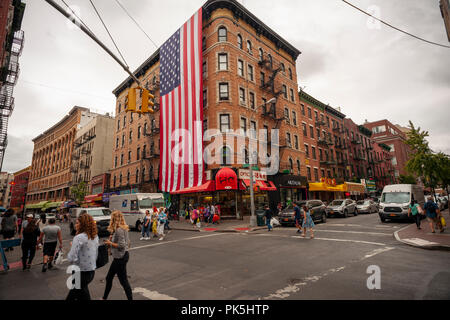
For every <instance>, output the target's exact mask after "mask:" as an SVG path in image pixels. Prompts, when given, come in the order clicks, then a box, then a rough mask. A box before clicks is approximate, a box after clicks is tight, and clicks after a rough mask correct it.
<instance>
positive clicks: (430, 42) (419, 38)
mask: <svg viewBox="0 0 450 320" xmlns="http://www.w3.org/2000/svg"><path fill="white" fill-rule="evenodd" d="M342 1H343V2H345V3H346V4H348V5H349V6H351V7H353V8H355V9H356V10H358V11H361V12H362V13H364V14H366V15H368V16H369V17H372V18H373V19H375V20H377V21H379V22H381V23H383V24H385V25H387V26H388V27H391V28H392V29H394V30H397V31H400V32H402V33H404V34H407V35H408V36H410V37H413V38H416V39H418V40H421V41H424V42H427V43H429V44H433V45H436V46H440V47H444V48H449V49H450V46H447V45H444V44H440V43H436V42H433V41H429V40H426V39H423V38H421V37H418V36H416V35H413V34H411V33H409V32H406V31H404V30H401V29H399V28H397V27H394V26H393V25H391V24H389V23H387V22H384V21H383V20H381V19H378V18H377V17H374V16H373V15H371V14H370V13H368V12H366V11H364V10H362V9H360V8H358V7H356V6H355V5H353V4H351V3H350V2H348V1H346V0H342Z"/></svg>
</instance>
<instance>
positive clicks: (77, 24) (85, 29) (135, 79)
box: [45, 0, 142, 86]
mask: <svg viewBox="0 0 450 320" xmlns="http://www.w3.org/2000/svg"><path fill="white" fill-rule="evenodd" d="M45 1H46V2H47V3H48V4H49V5H51V6H52V7H53V8H55V9H56V10H58V11H59V12H60V13H61V14H62V15H63V16H65V17H66V18H67V19H69V20H70V21H72V23H73V24H74V25H76V26H77V27H78V28H80V29H81V31H83V32H84V33H86V34H87V35H88V36H89V37H90V38H91V39H92V40H94V41H95V42H96V43H97V44H98V45H99V46H100V47H102V49H103V50H105V51H106V52H107V53H108V54H109V55H110V56H111V57H112V58H113V59H114V60H115V61H116V62H117V63H118V64H119V65H120V66H121V67H122V68H123V69H124V70H125V71H126V72H127V73H128V74H129V75H130V76H131V78H133V80H134V81H136V83H137V84H138V85H139V86H142V84H141V82H140V81H139V79H138V78H136V76H135V75H134V74H133V73H132V72H131V71H130V69H129V68H128V67H127V66H126V65H125V64H124V63H123V62H122V61H121V60H120V59H119V58H118V57H117V56H116V55H115V54H114V53H112V52H111V50H109V49H108V47H107V46H105V45H104V44H103V43H102V42H101V41H100V40H99V39H97V37H96V36H95V35H94V34H93V33H92V32H91V31H89V30H88V29H87V28H86V27H85V26H83V25H81V24H79V23H77V21H76V19H75V17H74V16H73V15H71V14H69V13H68V12H66V10H64V9H63V8H61V6H59V5H58V4H57V3H56V2H55V1H53V0H45Z"/></svg>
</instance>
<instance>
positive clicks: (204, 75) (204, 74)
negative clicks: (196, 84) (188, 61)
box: [203, 61, 208, 79]
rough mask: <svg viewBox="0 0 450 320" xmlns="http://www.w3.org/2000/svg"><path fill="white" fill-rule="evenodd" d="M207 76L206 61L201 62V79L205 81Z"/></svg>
mask: <svg viewBox="0 0 450 320" xmlns="http://www.w3.org/2000/svg"><path fill="white" fill-rule="evenodd" d="M207 76H208V65H207V64H206V61H203V79H206V77H207Z"/></svg>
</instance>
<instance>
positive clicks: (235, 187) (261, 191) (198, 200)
mask: <svg viewBox="0 0 450 320" xmlns="http://www.w3.org/2000/svg"><path fill="white" fill-rule="evenodd" d="M213 177H214V178H213ZM207 178H209V179H210V180H207V182H206V183H205V184H204V185H202V186H200V187H193V188H187V189H183V190H179V191H177V192H173V193H172V195H177V196H179V201H178V203H179V210H180V214H181V215H183V213H184V212H185V210H186V209H187V208H188V207H189V206H198V207H200V208H201V207H205V206H206V205H208V204H215V205H217V206H218V207H219V210H220V214H221V216H222V218H237V219H241V218H242V217H243V216H244V215H250V214H251V209H250V208H251V200H250V170H244V169H240V170H237V173H236V171H235V170H233V169H231V168H223V169H220V170H218V171H217V172H216V173H215V176H214V172H208V174H207ZM253 181H254V189H253V190H254V199H255V208H256V209H258V208H262V207H264V205H266V204H267V203H268V199H269V195H268V192H271V191H272V192H273V191H276V190H277V189H276V187H275V185H274V184H273V182H270V181H267V175H266V174H265V173H264V172H261V171H254V172H253Z"/></svg>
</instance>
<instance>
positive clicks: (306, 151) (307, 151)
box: [305, 144, 309, 158]
mask: <svg viewBox="0 0 450 320" xmlns="http://www.w3.org/2000/svg"><path fill="white" fill-rule="evenodd" d="M305 154H306V157H307V158H309V146H308V145H307V144H305Z"/></svg>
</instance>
